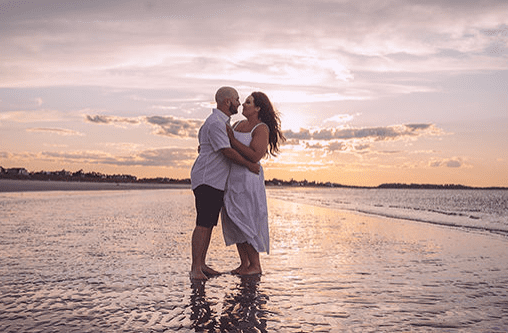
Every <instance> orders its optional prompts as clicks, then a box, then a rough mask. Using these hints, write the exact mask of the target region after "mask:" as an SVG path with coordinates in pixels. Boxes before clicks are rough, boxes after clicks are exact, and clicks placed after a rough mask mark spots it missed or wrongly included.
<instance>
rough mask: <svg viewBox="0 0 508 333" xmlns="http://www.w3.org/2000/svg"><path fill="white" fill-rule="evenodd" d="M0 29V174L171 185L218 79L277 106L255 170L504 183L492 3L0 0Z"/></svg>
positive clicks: (504, 98)
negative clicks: (61, 174) (44, 173)
mask: <svg viewBox="0 0 508 333" xmlns="http://www.w3.org/2000/svg"><path fill="white" fill-rule="evenodd" d="M0 32H1V36H2V37H1V42H0V45H1V47H0V142H1V145H0V166H3V167H4V168H11V167H25V168H27V169H28V170H30V171H40V170H43V169H44V170H61V169H66V170H69V171H77V170H80V169H83V170H85V171H98V172H104V173H110V174H119V173H125V174H132V175H135V176H138V177H171V178H188V177H189V175H190V168H191V166H192V163H193V162H194V159H195V158H196V156H197V145H198V143H197V131H198V129H199V127H200V126H201V123H202V122H203V121H204V119H205V118H206V117H207V116H208V114H209V113H210V112H211V108H212V107H213V96H214V94H215V91H216V89H217V88H218V87H220V86H223V85H230V86H234V87H236V88H237V89H238V91H239V93H240V98H241V100H242V102H243V101H244V99H245V98H246V97H247V96H249V94H250V93H251V92H252V91H263V92H265V93H266V94H267V95H268V96H269V97H270V99H271V100H272V102H273V104H274V106H275V107H276V108H277V109H278V110H279V111H280V112H281V120H282V129H283V130H284V133H285V136H286V137H287V142H286V143H285V144H284V145H283V146H282V153H281V154H280V156H278V157H277V158H271V159H266V160H263V164H264V167H265V177H266V178H267V179H270V178H281V179H285V180H289V179H291V178H293V179H297V180H303V179H307V180H309V181H312V180H315V181H332V182H336V183H341V184H346V185H373V186H375V185H378V184H381V183H391V182H397V183H432V184H452V183H453V184H463V185H469V186H508V94H507V92H508V3H507V2H506V1H500V0H499V1H494V0H489V1H484V2H482V3H481V5H478V4H476V3H474V2H449V1H432V2H429V3H426V2H421V1H418V2H412V1H388V2H371V1H362V2H357V1H320V0H318V1H310V0H301V1H278V2H276V3H275V2H273V1H256V2H248V1H235V2H231V1H218V0H217V1H216V0H213V1H208V2H188V1H168V2H165V1H142V2H139V1H125V0H113V1H107V2H79V1H73V2H68V1H37V2H29V1H0ZM240 111H241V110H240ZM238 119H241V117H240V116H235V117H234V120H238Z"/></svg>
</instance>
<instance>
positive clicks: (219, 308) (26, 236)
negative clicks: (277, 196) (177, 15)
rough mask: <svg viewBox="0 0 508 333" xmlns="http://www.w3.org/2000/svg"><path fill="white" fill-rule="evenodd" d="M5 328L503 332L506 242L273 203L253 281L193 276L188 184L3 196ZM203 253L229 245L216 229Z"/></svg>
mask: <svg viewBox="0 0 508 333" xmlns="http://www.w3.org/2000/svg"><path fill="white" fill-rule="evenodd" d="M0 201H1V202H2V207H8V214H5V213H0V214H1V215H0V222H1V224H0V234H1V237H0V331H1V332H16V333H19V332H193V331H205V332H206V331H210V332H221V331H223V332H240V331H244V332H314V331H321V332H398V331H400V332H404V331H406V332H407V331H413V332H428V331H446V332H463V331H475V332H496V331H498V332H502V331H506V329H507V328H508V319H507V318H508V292H507V289H506V285H507V283H508V278H507V277H508V274H507V273H508V264H507V260H508V259H507V258H506V257H507V256H506V253H505V251H506V250H505V249H506V248H507V247H506V245H507V240H506V239H505V238H502V237H495V236H493V237H490V236H486V235H481V234H475V233H471V232H462V231H460V230H459V231H457V230H450V229H446V228H443V227H436V226H427V225H420V224H418V223H407V222H402V221H394V220H388V219H373V218H370V217H366V216H360V215H353V214H349V213H342V212H337V211H333V210H329V209H325V208H318V207H311V206H305V205H301V204H295V203H289V202H284V201H279V200H270V203H269V212H270V228H271V235H272V252H271V254H270V255H269V256H266V255H264V256H262V261H263V268H264V271H265V273H264V274H263V275H262V276H261V277H257V278H256V277H250V278H240V277H237V276H233V275H230V274H223V275H221V276H219V277H217V278H213V279H211V280H209V281H207V282H206V283H197V284H192V283H191V281H190V280H189V278H188V269H189V265H190V258H189V257H190V251H189V240H190V233H191V232H192V229H193V225H194V207H193V198H192V194H191V193H190V191H188V190H185V191H180V190H158V191H125V192H122V191H117V192H101V193H98V192H82V193H79V194H77V193H75V192H68V193H65V192H55V193H51V194H49V193H44V194H42V193H31V194H7V195H2V196H0ZM209 259H210V260H209V262H210V264H211V265H212V266H213V267H214V268H217V269H220V270H223V271H227V270H229V269H232V268H234V267H235V266H236V264H237V258H236V253H235V249H234V248H233V247H230V248H226V247H224V245H223V241H222V236H221V235H220V229H216V230H215V232H214V237H213V239H212V244H211V246H210V251H209Z"/></svg>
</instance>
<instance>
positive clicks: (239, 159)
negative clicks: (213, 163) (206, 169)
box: [220, 148, 261, 174]
mask: <svg viewBox="0 0 508 333" xmlns="http://www.w3.org/2000/svg"><path fill="white" fill-rule="evenodd" d="M220 151H221V152H222V153H223V154H224V156H226V157H227V158H228V159H230V160H231V162H233V163H236V164H239V165H243V166H245V167H247V168H248V169H249V170H250V171H251V172H253V173H255V174H259V171H260V168H261V167H260V165H259V164H257V163H253V162H251V161H249V160H247V159H246V158H245V157H243V156H242V155H240V153H239V152H237V151H236V150H234V149H233V148H222V149H221V150H220Z"/></svg>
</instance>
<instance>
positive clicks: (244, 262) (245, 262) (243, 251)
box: [231, 243, 250, 274]
mask: <svg viewBox="0 0 508 333" xmlns="http://www.w3.org/2000/svg"><path fill="white" fill-rule="evenodd" d="M246 245H247V243H238V244H236V249H237V250H238V255H239V256H240V266H238V267H237V268H235V269H234V270H232V271H231V273H232V274H238V273H239V272H240V271H242V270H245V269H247V268H248V267H249V265H250V262H249V254H248V252H247V248H246Z"/></svg>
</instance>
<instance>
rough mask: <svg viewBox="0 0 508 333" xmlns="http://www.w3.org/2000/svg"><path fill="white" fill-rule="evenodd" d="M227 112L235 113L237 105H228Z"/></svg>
mask: <svg viewBox="0 0 508 333" xmlns="http://www.w3.org/2000/svg"><path fill="white" fill-rule="evenodd" d="M229 113H231V114H237V113H238V107H236V108H235V106H234V105H233V104H231V105H230V106H229Z"/></svg>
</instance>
